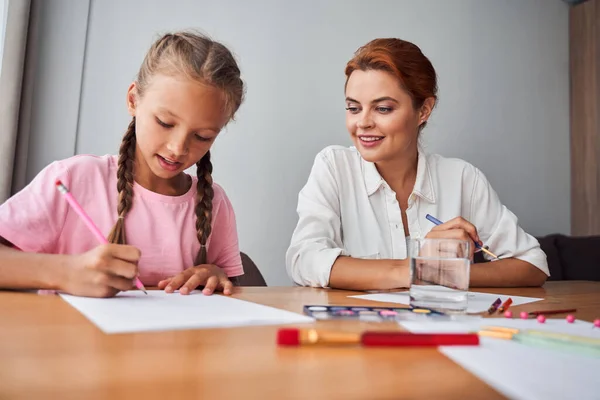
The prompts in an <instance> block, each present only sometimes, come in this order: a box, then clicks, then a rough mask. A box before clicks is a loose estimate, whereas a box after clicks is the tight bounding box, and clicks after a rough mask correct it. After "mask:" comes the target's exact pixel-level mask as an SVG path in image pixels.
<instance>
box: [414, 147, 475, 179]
mask: <svg viewBox="0 0 600 400" xmlns="http://www.w3.org/2000/svg"><path fill="white" fill-rule="evenodd" d="M423 155H424V156H425V159H426V160H427V166H428V169H430V170H432V171H433V172H434V173H437V174H439V175H454V176H456V175H457V174H460V175H461V176H462V177H463V179H475V178H477V176H479V175H480V174H481V171H480V170H479V168H477V167H476V166H475V165H473V164H472V163H470V162H468V161H466V160H464V159H462V158H458V157H447V156H443V155H441V154H437V153H430V154H423Z"/></svg>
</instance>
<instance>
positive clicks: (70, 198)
mask: <svg viewBox="0 0 600 400" xmlns="http://www.w3.org/2000/svg"><path fill="white" fill-rule="evenodd" d="M56 188H57V189H58V191H59V192H60V193H61V194H62V195H63V196H64V197H65V199H66V200H67V202H68V203H69V204H70V205H71V207H73V209H74V210H75V212H76V213H77V215H79V216H80V217H81V219H82V220H83V223H84V224H85V225H86V226H87V227H88V229H89V230H90V232H92V234H93V235H94V236H96V239H98V241H99V242H100V243H102V244H108V240H106V238H105V237H104V235H102V233H101V232H100V230H99V229H98V227H97V226H96V224H94V222H93V221H92V219H91V218H90V217H89V215H87V214H86V212H85V211H84V210H83V208H82V207H81V206H80V205H79V203H78V202H77V200H75V197H73V195H72V194H71V192H69V189H67V187H66V186H65V185H63V183H62V182H61V181H60V180H57V181H56ZM134 283H135V286H136V287H137V288H138V289H140V290H141V291H143V292H144V293H145V294H148V293H147V292H146V288H145V287H144V284H143V283H142V281H140V278H138V277H137V276H136V277H135V280H134Z"/></svg>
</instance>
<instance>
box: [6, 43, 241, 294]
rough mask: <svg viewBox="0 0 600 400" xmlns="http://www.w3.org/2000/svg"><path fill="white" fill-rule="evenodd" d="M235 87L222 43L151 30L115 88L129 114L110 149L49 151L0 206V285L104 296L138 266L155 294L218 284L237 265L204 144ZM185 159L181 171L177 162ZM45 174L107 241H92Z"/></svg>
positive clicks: (232, 100)
mask: <svg viewBox="0 0 600 400" xmlns="http://www.w3.org/2000/svg"><path fill="white" fill-rule="evenodd" d="M243 94H244V84H243V82H242V80H241V78H240V70H239V68H238V65H237V63H236V61H235V59H234V57H233V56H232V54H231V53H230V51H229V50H228V49H227V48H225V47H224V46H223V45H222V44H220V43H217V42H214V41H212V40H210V39H209V38H207V37H204V36H201V35H199V34H195V33H192V32H179V33H173V34H167V35H164V36H163V37H161V38H160V39H159V40H157V41H156V42H155V43H154V44H153V45H152V46H151V48H150V50H149V51H148V53H147V54H146V56H145V58H144V61H143V63H142V65H141V68H140V70H139V72H138V75H137V78H136V80H135V81H134V82H133V83H132V84H131V85H130V86H129V89H128V91H127V99H126V100H127V108H128V111H129V113H130V114H131V116H132V120H131V123H130V124H129V127H128V129H127V131H126V133H125V135H124V137H123V140H122V142H121V147H120V150H119V155H118V157H117V156H104V157H96V156H90V155H78V156H74V157H71V158H69V159H66V160H61V161H56V162H54V163H52V164H50V165H49V166H47V167H46V168H45V169H44V170H43V171H42V172H40V173H39V175H37V177H36V178H35V179H34V180H33V181H32V182H31V183H30V184H29V185H28V186H27V187H26V188H25V189H23V190H22V191H21V192H19V193H17V194H16V195H15V196H13V197H12V198H10V199H9V200H7V201H6V202H5V203H4V204H3V205H2V206H0V237H1V238H2V243H1V244H0V287H5V288H13V289H31V288H35V289H49V290H59V291H62V292H66V293H70V294H74V295H80V296H94V297H108V296H114V295H115V294H116V293H117V292H119V291H123V290H128V289H131V288H132V283H133V279H134V278H135V277H136V276H139V278H140V280H141V281H142V283H143V284H144V285H150V286H158V287H159V288H160V289H164V290H166V291H167V292H173V291H175V290H177V289H179V291H180V293H182V294H188V293H189V292H190V291H191V290H193V289H195V288H196V287H198V286H200V285H203V286H204V290H203V292H204V293H205V294H211V293H212V292H213V291H215V290H222V291H223V292H224V293H225V294H230V293H231V290H232V282H231V281H230V280H229V278H228V277H235V276H239V275H241V274H243V270H242V263H241V258H240V253H239V249H238V240H237V230H236V222H235V215H234V212H233V209H232V206H231V203H230V202H229V200H228V198H227V196H226V195H225V192H224V191H223V189H222V188H221V187H220V186H218V185H217V184H214V183H213V180H212V177H211V173H212V164H211V162H210V152H209V150H210V148H211V146H212V144H213V143H214V141H215V139H216V138H217V136H218V134H219V132H220V131H221V130H222V129H223V127H224V126H225V125H226V124H227V123H228V122H229V121H230V120H231V119H233V117H234V114H235V112H236V111H237V110H238V108H239V107H240V105H241V103H242V99H243ZM194 164H195V165H196V167H197V176H195V177H191V176H189V175H187V174H186V173H185V172H184V171H185V170H186V169H187V168H189V167H191V166H192V165H194ZM57 179H58V180H61V181H62V182H63V183H64V184H65V186H67V187H68V188H69V189H70V191H71V193H72V194H73V196H74V197H75V199H77V200H78V201H79V203H80V204H81V206H82V207H83V209H84V210H86V212H87V213H88V214H89V216H90V217H91V219H92V220H93V221H94V222H95V223H96V225H97V226H98V227H99V229H100V230H101V231H102V232H105V233H106V234H108V241H109V242H110V243H111V244H108V245H98V242H97V240H96V239H95V237H94V236H93V235H92V234H91V233H90V232H89V230H88V229H87V228H86V226H85V225H84V224H83V223H82V221H81V219H80V218H79V216H78V215H77V214H76V213H75V212H74V211H73V210H72V209H71V208H70V206H69V205H68V203H67V202H66V201H65V199H64V198H63V197H62V196H61V194H60V193H59V192H58V191H57V190H56V187H55V181H56V180H57Z"/></svg>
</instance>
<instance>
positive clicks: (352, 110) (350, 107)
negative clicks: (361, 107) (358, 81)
mask: <svg viewBox="0 0 600 400" xmlns="http://www.w3.org/2000/svg"><path fill="white" fill-rule="evenodd" d="M346 110H348V111H350V113H352V114H356V113H357V112H358V107H354V106H348V107H346Z"/></svg>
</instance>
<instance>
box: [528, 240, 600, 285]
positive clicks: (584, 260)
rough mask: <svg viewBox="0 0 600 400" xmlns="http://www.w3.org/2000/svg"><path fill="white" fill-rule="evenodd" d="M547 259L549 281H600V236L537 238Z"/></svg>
mask: <svg viewBox="0 0 600 400" xmlns="http://www.w3.org/2000/svg"><path fill="white" fill-rule="evenodd" d="M537 240H538V241H539V242H540V246H541V248H542V250H544V252H545V253H546V256H547V258H548V268H549V269H550V278H548V280H549V281H562V280H570V281H571V280H586V281H600V236H566V235H561V234H552V235H547V236H542V237H538V238H537Z"/></svg>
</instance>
